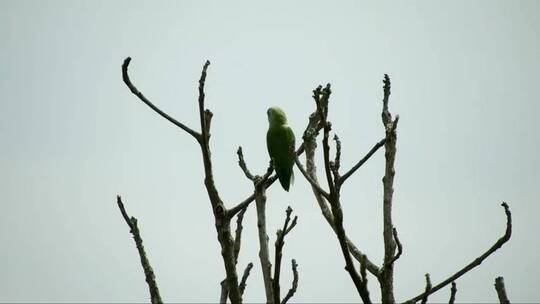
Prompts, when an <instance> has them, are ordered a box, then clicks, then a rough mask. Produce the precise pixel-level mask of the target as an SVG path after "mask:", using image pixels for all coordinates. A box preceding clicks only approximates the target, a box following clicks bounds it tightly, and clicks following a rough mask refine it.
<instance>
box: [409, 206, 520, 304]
mask: <svg viewBox="0 0 540 304" xmlns="http://www.w3.org/2000/svg"><path fill="white" fill-rule="evenodd" d="M501 206H503V207H504V212H505V214H506V231H505V233H504V235H503V236H502V237H501V238H499V239H498V240H497V242H495V244H493V246H491V247H490V248H489V249H488V250H487V251H486V252H484V253H483V254H482V255H481V256H479V257H477V258H476V259H475V260H474V261H472V262H471V263H469V264H468V265H467V266H465V267H463V268H462V269H461V270H459V271H458V272H456V273H455V274H453V275H451V276H450V277H449V278H448V279H446V280H444V281H442V282H441V283H439V284H437V285H435V286H434V287H433V288H432V289H431V290H430V291H429V292H428V293H427V295H430V294H432V293H434V292H436V291H438V290H439V289H441V288H443V287H444V286H446V285H448V284H450V283H451V282H453V281H455V280H457V279H458V278H459V277H461V276H462V275H464V274H466V273H467V272H469V271H471V270H472V269H473V268H475V267H476V266H478V265H480V264H481V263H482V262H483V261H484V260H485V259H486V258H487V257H488V256H490V255H491V254H492V253H494V252H495V251H497V249H499V248H501V247H502V245H504V243H506V242H508V240H510V236H512V214H511V213H510V208H509V207H508V204H506V203H505V202H503V203H502V204H501ZM425 295H426V292H423V293H421V294H419V295H417V296H416V297H414V298H412V299H410V300H408V301H405V303H415V302H417V301H419V300H420V299H422V298H423V297H424V296H425Z"/></svg>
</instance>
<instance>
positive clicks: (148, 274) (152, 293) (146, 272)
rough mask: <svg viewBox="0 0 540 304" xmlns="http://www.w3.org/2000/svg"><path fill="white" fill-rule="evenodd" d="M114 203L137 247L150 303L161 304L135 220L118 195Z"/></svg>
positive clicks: (154, 277)
mask: <svg viewBox="0 0 540 304" xmlns="http://www.w3.org/2000/svg"><path fill="white" fill-rule="evenodd" d="M116 203H117V204H118V208H119V209H120V212H121V213H122V217H123V218H124V220H125V221H126V224H127V225H128V226H129V230H130V232H131V234H132V235H133V239H134V240H135V245H136V246H137V250H138V252H139V257H140V259H141V264H142V267H143V270H144V276H145V278H146V283H148V289H149V291H150V301H151V302H152V304H161V303H163V301H161V296H160V295H159V289H158V286H157V283H156V276H155V275H154V270H153V269H152V266H150V261H148V258H147V257H146V252H145V250H144V246H143V240H142V238H141V234H140V232H139V228H138V226H137V219H136V218H135V217H131V218H130V217H129V215H128V214H127V212H126V209H125V208H124V204H123V203H122V198H121V197H120V195H117V196H116Z"/></svg>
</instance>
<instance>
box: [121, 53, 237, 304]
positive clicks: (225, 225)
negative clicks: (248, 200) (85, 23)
mask: <svg viewBox="0 0 540 304" xmlns="http://www.w3.org/2000/svg"><path fill="white" fill-rule="evenodd" d="M130 61H131V58H129V57H128V58H126V60H125V61H124V64H123V65H122V76H123V79H124V82H125V83H126V85H127V86H128V87H129V88H130V90H131V92H132V93H133V94H135V95H136V96H137V97H139V99H140V100H142V101H143V102H144V103H146V104H147V105H148V106H149V107H150V108H152V109H153V110H154V111H156V112H157V113H159V114H160V115H161V116H163V117H164V118H166V119H167V120H169V121H171V122H172V123H174V124H175V125H177V126H178V127H180V128H181V129H183V130H184V131H186V132H187V133H189V134H191V135H192V136H194V137H195V138H196V139H197V142H198V143H199V146H200V147H201V154H202V158H203V165H204V185H205V187H206V192H207V194H208V198H209V200H210V204H211V205H212V211H213V214H214V221H215V227H216V232H217V236H218V240H219V243H220V246H221V255H222V257H223V263H224V266H225V272H226V273H227V285H228V292H229V298H230V299H231V302H232V303H233V304H236V303H242V296H241V294H240V290H239V287H238V275H237V273H236V258H235V256H234V244H233V240H232V235H231V229H230V222H231V218H230V217H229V216H228V214H227V209H226V208H225V206H224V204H223V201H222V199H221V197H220V196H219V193H218V190H217V188H216V186H215V183H214V176H213V170H212V160H211V153H210V145H209V141H210V124H211V120H212V112H210V110H208V109H205V107H204V98H205V93H204V84H205V81H206V70H207V69H208V66H209V65H210V62H209V61H206V62H205V64H204V66H203V69H202V72H201V77H200V79H199V99H198V103H199V120H200V124H201V133H200V134H199V133H197V132H195V131H193V130H192V129H190V128H187V127H186V126H185V125H183V124H181V123H179V122H178V121H176V120H174V119H172V118H171V117H170V116H169V115H167V114H166V113H164V112H163V111H161V110H159V109H158V108H157V107H156V106H154V105H153V104H152V103H151V102H150V101H148V99H146V97H144V95H143V94H142V93H141V92H139V91H138V90H137V89H136V88H135V86H133V84H132V83H131V81H130V80H129V76H128V73H127V69H128V65H129V62H130Z"/></svg>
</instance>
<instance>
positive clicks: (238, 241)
mask: <svg viewBox="0 0 540 304" xmlns="http://www.w3.org/2000/svg"><path fill="white" fill-rule="evenodd" d="M246 211H247V207H246V208H244V209H242V210H240V212H239V213H238V215H237V216H236V231H235V236H234V260H235V263H236V264H238V255H239V254H240V247H241V244H242V230H243V226H242V221H243V220H244V214H245V213H246ZM226 283H227V278H225V279H224V280H223V281H221V297H220V303H221V304H224V303H226V302H227V296H228V294H229V289H228V288H227V284H226ZM239 287H240V286H239ZM240 293H243V291H242V290H241V291H240Z"/></svg>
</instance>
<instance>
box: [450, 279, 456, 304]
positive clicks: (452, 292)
mask: <svg viewBox="0 0 540 304" xmlns="http://www.w3.org/2000/svg"><path fill="white" fill-rule="evenodd" d="M456 293H457V287H456V282H452V287H451V288H450V300H448V304H454V302H455V301H456Z"/></svg>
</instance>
